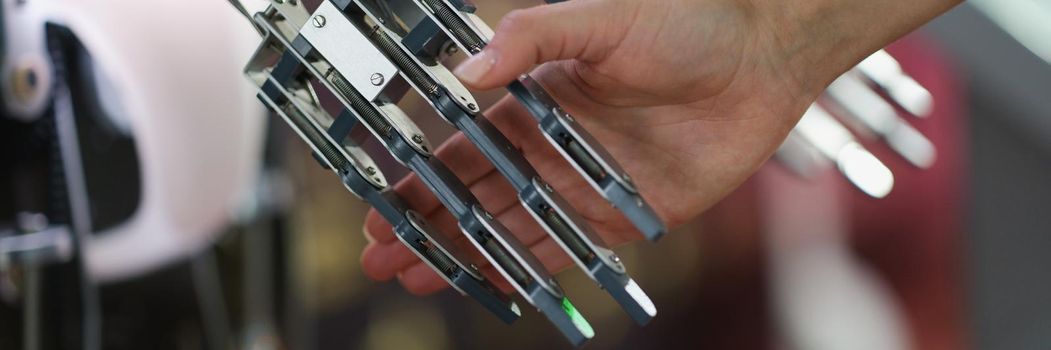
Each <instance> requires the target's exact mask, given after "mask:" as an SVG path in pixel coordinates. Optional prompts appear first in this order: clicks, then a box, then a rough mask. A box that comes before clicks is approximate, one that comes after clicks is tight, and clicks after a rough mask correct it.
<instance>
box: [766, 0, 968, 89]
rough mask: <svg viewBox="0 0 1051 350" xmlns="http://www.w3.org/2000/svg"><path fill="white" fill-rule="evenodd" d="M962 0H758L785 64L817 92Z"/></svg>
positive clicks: (803, 83)
mask: <svg viewBox="0 0 1051 350" xmlns="http://www.w3.org/2000/svg"><path fill="white" fill-rule="evenodd" d="M960 2H962V0H789V1H785V2H777V3H770V4H762V5H756V6H759V7H766V8H767V9H765V10H763V11H760V13H761V16H764V17H765V21H766V22H767V23H770V26H771V31H772V32H773V33H771V35H772V36H773V38H774V40H775V41H776V42H777V43H779V46H780V48H781V50H782V53H783V55H784V56H783V57H785V59H786V60H787V65H786V66H787V67H789V69H792V70H793V74H794V75H795V76H796V79H798V81H799V83H800V84H802V85H803V89H804V90H806V91H808V92H809V93H811V94H813V95H814V96H816V94H819V93H820V92H821V91H822V90H824V88H825V86H827V85H828V84H829V83H831V81H832V80H834V79H835V78H836V77H838V76H839V75H840V74H842V73H843V72H845V71H846V70H848V69H850V68H851V67H853V66H854V65H856V64H857V63H858V62H860V61H861V60H862V59H864V58H865V57H867V56H868V55H869V54H871V53H872V52H875V51H876V50H878V49H880V48H882V47H884V46H886V45H888V44H890V43H891V42H893V41H894V40H896V39H898V38H899V37H901V36H903V35H905V34H908V33H909V32H911V31H913V30H915V29H916V28H918V27H920V26H921V25H923V24H924V23H926V22H928V21H930V20H931V19H933V18H935V17H937V16H938V15H940V14H942V13H944V12H946V11H948V10H949V9H951V8H952V7H954V6H956V5H957V4H959V3H960Z"/></svg>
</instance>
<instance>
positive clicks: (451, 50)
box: [445, 45, 460, 55]
mask: <svg viewBox="0 0 1051 350" xmlns="http://www.w3.org/2000/svg"><path fill="white" fill-rule="evenodd" d="M459 51H460V48H458V47H456V45H449V46H448V47H446V48H445V54H447V55H452V54H455V53H457V52H459Z"/></svg>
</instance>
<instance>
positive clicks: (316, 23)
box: [314, 15, 325, 28]
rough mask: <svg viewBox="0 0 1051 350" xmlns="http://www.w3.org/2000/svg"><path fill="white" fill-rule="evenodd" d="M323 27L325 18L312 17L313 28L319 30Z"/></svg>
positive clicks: (320, 16) (319, 16)
mask: <svg viewBox="0 0 1051 350" xmlns="http://www.w3.org/2000/svg"><path fill="white" fill-rule="evenodd" d="M324 26H325V16H322V15H317V16H314V27H315V28H321V27H324Z"/></svg>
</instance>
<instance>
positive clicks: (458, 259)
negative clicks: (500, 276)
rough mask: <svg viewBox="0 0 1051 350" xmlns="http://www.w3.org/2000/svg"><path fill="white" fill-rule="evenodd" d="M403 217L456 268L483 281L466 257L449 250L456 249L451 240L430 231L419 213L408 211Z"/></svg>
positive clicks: (458, 252) (456, 250)
mask: <svg viewBox="0 0 1051 350" xmlns="http://www.w3.org/2000/svg"><path fill="white" fill-rule="evenodd" d="M405 217H406V218H407V219H409V224H411V225H412V227H413V228H415V229H416V231H419V232H420V234H421V235H423V236H424V237H426V238H427V240H429V241H431V242H433V245H434V247H435V248H438V250H441V251H442V253H445V255H446V256H448V257H449V258H450V260H452V261H453V263H455V264H456V266H459V267H460V268H461V269H463V270H464V271H465V272H467V274H469V275H471V277H474V279H476V280H483V279H485V278H484V277H482V275H481V273H479V272H478V269H477V268H475V267H474V265H472V264H470V260H469V259H467V256H465V255H463V254H462V253H460V250H459V249H452V250H450V248H452V247H456V245H455V244H454V243H453V242H452V240H450V239H449V237H445V235H443V234H441V232H435V231H433V230H431V228H430V227H429V226H428V225H427V223H426V222H425V221H424V220H423V217H422V216H420V214H419V213H417V212H416V211H413V210H409V211H406V212H405Z"/></svg>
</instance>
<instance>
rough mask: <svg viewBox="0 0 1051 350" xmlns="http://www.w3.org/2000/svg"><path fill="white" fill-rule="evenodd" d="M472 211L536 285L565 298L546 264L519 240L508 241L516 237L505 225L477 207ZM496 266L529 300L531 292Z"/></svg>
mask: <svg viewBox="0 0 1051 350" xmlns="http://www.w3.org/2000/svg"><path fill="white" fill-rule="evenodd" d="M472 210H473V211H474V216H475V218H477V219H478V221H479V222H481V223H482V225H483V226H485V228H486V229H488V230H489V232H494V234H493V239H496V241H497V242H499V243H500V246H501V247H503V248H504V249H505V250H507V251H508V252H509V253H510V254H511V257H513V258H514V259H515V261H516V262H518V264H519V265H521V266H522V268H523V269H525V271H526V273H528V274H529V276H530V277H531V278H532V279H533V281H534V282H535V283H538V284H540V286H541V287H543V288H544V289H545V290H546V291H547V292H548V293H550V294H551V296H553V297H556V298H562V297H564V296H565V294H564V293H563V292H562V288H560V287H559V286H558V284H557V283H556V282H555V279H554V277H552V276H551V273H550V272H548V271H547V269H546V268H544V264H543V263H541V262H540V260H538V259H537V258H536V255H533V253H532V252H530V251H529V249H528V248H526V247H524V246H522V243H521V242H518V240H515V239H511V240H508V239H507V237H514V236H513V235H511V233H510V232H507V230H506V229H504V228H503V225H501V224H499V223H497V222H496V221H495V220H494V219H493V216H492V214H489V213H488V212H486V211H484V210H482V209H481V208H478V207H477V206H475V207H473V208H472ZM498 228H499V229H498ZM467 234H470V233H467ZM470 241H471V242H473V243H474V244H475V245H476V246H477V247H478V250H479V251H481V252H482V253H483V254H485V255H486V257H487V258H489V259H490V260H491V261H492V260H493V257H492V256H490V255H489V253H488V252H487V251H486V250H485V249H484V248H483V247H482V246H481V245H480V244H478V243H479V242H475V240H473V239H472V240H470ZM494 266H495V267H496V268H497V269H498V270H499V271H500V273H501V275H503V276H504V278H506V279H507V280H508V282H511V285H513V286H515V289H517V290H518V291H519V293H520V294H521V295H522V297H523V298H529V292H528V291H527V290H525V287H526V286H519V285H518V283H515V282H514V279H512V278H511V276H510V274H508V273H507V271H504V270H503V267H501V266H499V264H494ZM529 302H530V303H531V304H532V303H533V300H530V301H529Z"/></svg>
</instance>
